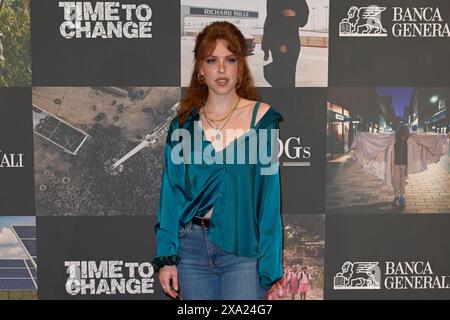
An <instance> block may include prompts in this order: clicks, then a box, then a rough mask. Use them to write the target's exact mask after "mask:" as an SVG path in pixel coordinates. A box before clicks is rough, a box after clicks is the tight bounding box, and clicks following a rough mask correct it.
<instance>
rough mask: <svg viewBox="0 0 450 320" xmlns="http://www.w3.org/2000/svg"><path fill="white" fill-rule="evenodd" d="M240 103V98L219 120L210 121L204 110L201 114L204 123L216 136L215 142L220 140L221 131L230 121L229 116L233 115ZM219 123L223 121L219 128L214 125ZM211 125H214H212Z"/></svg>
mask: <svg viewBox="0 0 450 320" xmlns="http://www.w3.org/2000/svg"><path fill="white" fill-rule="evenodd" d="M240 101H241V97H238V99H237V102H236V104H235V105H234V107H233V108H232V109H231V111H230V112H229V113H228V114H227V115H226V116H225V117H223V118H221V119H211V118H210V117H208V115H207V114H206V110H205V111H204V112H203V114H204V115H205V119H206V122H208V125H209V126H210V127H211V128H212V129H213V130H214V131H215V132H216V135H215V138H216V140H221V139H222V129H223V128H224V127H225V126H226V124H227V123H228V121H229V120H230V118H231V116H232V115H233V113H234V111H235V110H236V108H237V106H238V104H239V102H240ZM224 120H225V121H224ZM221 121H224V123H223V124H222V125H221V126H218V125H216V123H217V122H221ZM212 123H214V125H213V124H212Z"/></svg>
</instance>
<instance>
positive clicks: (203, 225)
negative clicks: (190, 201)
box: [201, 218, 208, 228]
mask: <svg viewBox="0 0 450 320" xmlns="http://www.w3.org/2000/svg"><path fill="white" fill-rule="evenodd" d="M201 220H202V222H201V224H202V227H203V228H208V225H207V224H206V223H205V219H204V218H202V219H201Z"/></svg>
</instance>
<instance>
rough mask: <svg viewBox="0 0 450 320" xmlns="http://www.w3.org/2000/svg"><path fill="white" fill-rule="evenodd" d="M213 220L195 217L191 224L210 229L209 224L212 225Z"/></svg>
mask: <svg viewBox="0 0 450 320" xmlns="http://www.w3.org/2000/svg"><path fill="white" fill-rule="evenodd" d="M210 221H211V219H208V218H207V219H204V218H199V217H194V218H192V220H191V222H192V223H193V224H196V225H199V226H202V227H204V228H208V227H209V223H210Z"/></svg>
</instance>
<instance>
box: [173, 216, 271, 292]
mask: <svg viewBox="0 0 450 320" xmlns="http://www.w3.org/2000/svg"><path fill="white" fill-rule="evenodd" d="M178 255H179V256H180V257H181V261H180V264H179V265H178V282H179V285H180V297H181V299H185V300H262V299H264V298H265V296H266V291H265V290H264V289H262V287H261V285H260V283H259V276H258V271H257V260H256V257H238V256H236V255H233V254H230V253H228V252H226V251H224V250H223V249H221V248H220V247H218V246H217V245H215V244H214V243H213V242H211V241H210V240H208V238H207V229H206V228H203V227H201V226H198V225H195V224H192V223H189V224H188V225H187V226H185V227H180V232H179V249H178Z"/></svg>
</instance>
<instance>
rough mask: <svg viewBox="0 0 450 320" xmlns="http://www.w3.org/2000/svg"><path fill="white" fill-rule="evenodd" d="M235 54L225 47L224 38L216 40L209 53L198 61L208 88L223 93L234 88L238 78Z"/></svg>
mask: <svg viewBox="0 0 450 320" xmlns="http://www.w3.org/2000/svg"><path fill="white" fill-rule="evenodd" d="M238 63H239V62H238V59H237V56H236V55H235V54H234V53H232V52H231V51H230V50H228V48H227V43H226V42H225V41H224V40H218V41H217V44H216V48H215V49H214V51H213V52H212V53H211V55H209V56H206V57H205V59H204V60H203V61H201V62H200V67H199V69H200V73H201V74H203V75H204V77H205V82H206V85H207V86H208V88H209V89H210V90H212V91H214V92H215V93H216V94H220V95H225V94H228V93H230V92H231V91H232V90H234V88H235V86H236V83H237V78H238Z"/></svg>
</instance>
